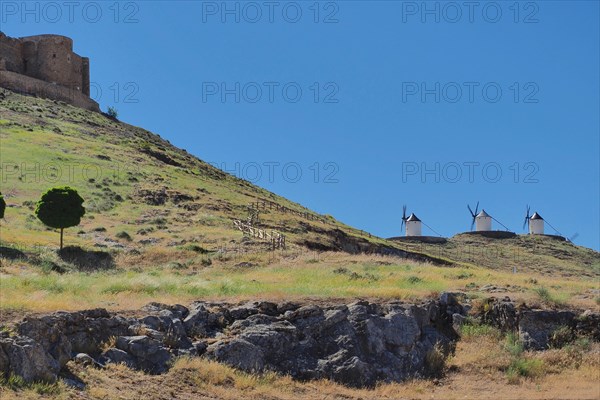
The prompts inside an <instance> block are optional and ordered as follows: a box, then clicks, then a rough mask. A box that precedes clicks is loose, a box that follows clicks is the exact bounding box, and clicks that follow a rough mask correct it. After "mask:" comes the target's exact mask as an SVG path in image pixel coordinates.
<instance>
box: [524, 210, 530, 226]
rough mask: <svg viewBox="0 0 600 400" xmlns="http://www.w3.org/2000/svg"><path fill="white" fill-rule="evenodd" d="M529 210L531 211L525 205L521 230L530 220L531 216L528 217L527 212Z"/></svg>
mask: <svg viewBox="0 0 600 400" xmlns="http://www.w3.org/2000/svg"><path fill="white" fill-rule="evenodd" d="M530 210H531V207H529V205H527V206H526V208H525V221H523V229H525V226H526V225H527V223H528V222H529V220H530V219H531V216H530V215H529V211H530Z"/></svg>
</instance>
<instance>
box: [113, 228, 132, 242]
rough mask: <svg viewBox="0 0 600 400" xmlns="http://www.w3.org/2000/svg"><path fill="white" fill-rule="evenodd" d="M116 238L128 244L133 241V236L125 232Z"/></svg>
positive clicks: (118, 234) (119, 233)
mask: <svg viewBox="0 0 600 400" xmlns="http://www.w3.org/2000/svg"><path fill="white" fill-rule="evenodd" d="M115 236H116V237H117V238H119V239H124V240H127V241H128V242H131V241H132V240H133V239H132V238H131V235H129V233H127V232H125V231H121V232H118V233H117V234H116V235H115Z"/></svg>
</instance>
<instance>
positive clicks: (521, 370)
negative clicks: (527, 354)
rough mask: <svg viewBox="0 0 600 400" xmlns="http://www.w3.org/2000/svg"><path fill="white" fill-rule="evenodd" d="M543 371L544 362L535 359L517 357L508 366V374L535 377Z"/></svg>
mask: <svg viewBox="0 0 600 400" xmlns="http://www.w3.org/2000/svg"><path fill="white" fill-rule="evenodd" d="M543 372H544V362H543V361H542V360H537V359H526V358H517V359H515V360H513V361H512V362H511V364H510V366H509V367H508V371H507V374H508V375H509V376H511V375H512V376H514V375H516V376H525V377H536V376H540V375H542V374H543Z"/></svg>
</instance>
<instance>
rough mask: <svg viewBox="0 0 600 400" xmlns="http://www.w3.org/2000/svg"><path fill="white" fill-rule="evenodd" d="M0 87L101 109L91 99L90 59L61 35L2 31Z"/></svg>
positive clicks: (86, 107) (0, 42)
mask: <svg viewBox="0 0 600 400" xmlns="http://www.w3.org/2000/svg"><path fill="white" fill-rule="evenodd" d="M0 87H4V88H6V89H9V90H12V91H14V92H18V93H22V94H27V95H33V96H38V97H43V98H47V99H53V100H60V101H64V102H66V103H69V104H72V105H74V106H76V107H81V108H85V109H88V110H92V111H97V112H99V111H100V107H99V106H98V103H96V102H95V101H94V100H92V99H90V60H89V59H88V58H87V57H81V56H79V55H77V54H75V53H74V52H73V40H71V39H70V38H68V37H65V36H60V35H38V36H27V37H22V38H11V37H9V36H6V35H5V34H4V33H2V32H0Z"/></svg>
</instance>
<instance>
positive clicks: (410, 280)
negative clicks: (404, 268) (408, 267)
mask: <svg viewBox="0 0 600 400" xmlns="http://www.w3.org/2000/svg"><path fill="white" fill-rule="evenodd" d="M406 281H407V282H408V283H410V284H411V285H414V284H417V283H420V282H423V279H421V278H419V277H418V276H414V275H413V276H409V277H408V278H406Z"/></svg>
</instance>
